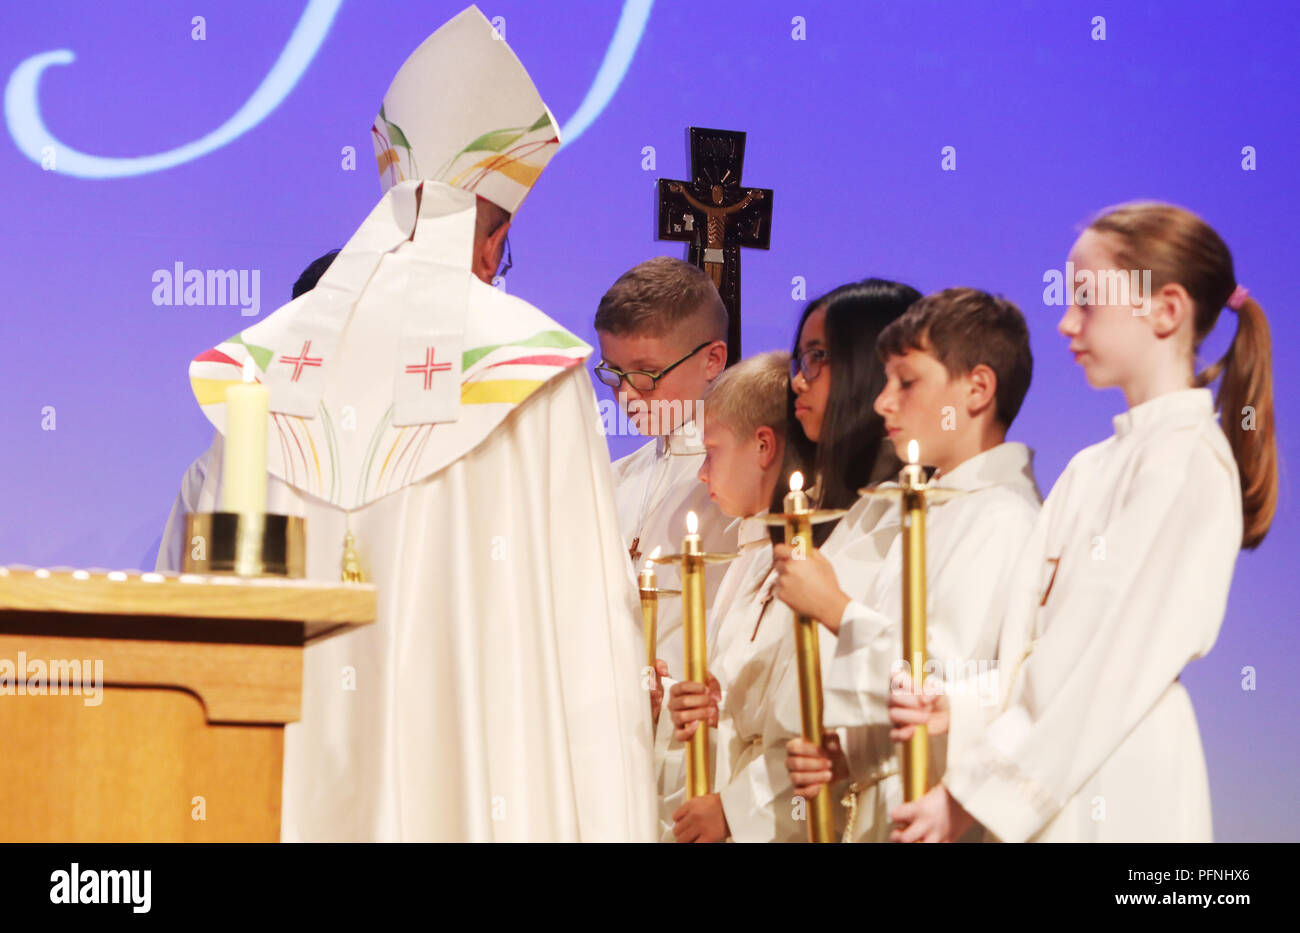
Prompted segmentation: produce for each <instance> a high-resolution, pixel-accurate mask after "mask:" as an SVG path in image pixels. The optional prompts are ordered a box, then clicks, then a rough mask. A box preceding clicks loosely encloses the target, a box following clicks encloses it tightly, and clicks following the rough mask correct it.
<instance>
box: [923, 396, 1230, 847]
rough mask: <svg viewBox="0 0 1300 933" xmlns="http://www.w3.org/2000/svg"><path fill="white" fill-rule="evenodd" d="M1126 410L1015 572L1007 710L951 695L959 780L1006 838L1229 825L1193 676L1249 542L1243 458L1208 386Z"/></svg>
mask: <svg viewBox="0 0 1300 933" xmlns="http://www.w3.org/2000/svg"><path fill="white" fill-rule="evenodd" d="M1114 423H1115V434H1114V436H1113V437H1111V438H1109V439H1107V440H1105V441H1103V442H1102V443H1100V444H1096V445H1094V446H1092V447H1088V448H1086V449H1085V450H1083V451H1081V452H1080V453H1079V454H1077V455H1076V456H1075V457H1074V459H1073V460H1071V461H1070V463H1069V465H1068V466H1067V467H1066V469H1065V472H1064V473H1063V474H1062V475H1061V478H1060V480H1058V481H1057V483H1056V485H1055V486H1054V487H1053V489H1052V492H1051V494H1050V495H1049V496H1048V497H1047V501H1046V503H1045V504H1044V506H1043V510H1042V513H1041V515H1040V516H1039V520H1038V523H1037V524H1036V525H1035V528H1034V532H1033V534H1032V535H1031V536H1030V538H1029V540H1028V542H1027V543H1026V545H1025V549H1024V551H1023V552H1022V557H1021V560H1020V561H1019V562H1018V564H1017V567H1016V569H1015V571H1014V575H1013V576H1012V578H1011V583H1010V588H1009V592H1008V605H1007V609H1006V614H1005V616H1004V619H1003V623H1002V634H1001V639H1000V641H999V645H998V657H999V661H1000V664H1001V672H1002V676H1001V683H1002V687H1003V699H1002V704H1001V706H1000V707H995V708H994V711H993V712H994V713H997V715H996V718H993V717H992V716H990V715H989V714H988V712H987V711H986V710H985V709H983V708H982V707H981V706H980V705H979V703H978V702H977V701H976V700H975V699H974V698H972V697H971V696H970V695H969V694H968V693H965V692H961V693H958V695H956V696H954V697H952V699H951V704H952V724H951V728H950V738H949V750H948V761H949V766H948V770H947V773H946V774H945V776H944V778H943V782H944V784H945V785H946V786H947V787H948V789H949V791H950V792H951V793H952V795H953V797H954V798H956V799H957V801H958V802H959V803H961V804H962V806H964V807H965V808H966V810H967V811H968V812H970V813H971V815H973V816H974V817H975V819H976V820H978V821H979V822H980V823H982V824H983V825H984V827H985V828H986V830H987V834H988V837H990V838H994V839H999V840H1003V841H1008V842H1020V841H1025V840H1034V841H1069V842H1082V841H1099V842H1121V841H1123V842H1207V841H1210V839H1211V836H1212V826H1211V820H1210V798H1209V784H1208V780H1207V778H1206V770H1205V758H1204V754H1203V753H1202V750H1201V742H1200V734H1199V731H1198V729H1197V726H1196V717H1195V715H1194V714H1193V712H1192V704H1191V700H1190V699H1189V698H1188V695H1187V691H1186V690H1185V689H1184V688H1183V686H1182V684H1180V683H1179V682H1178V675H1179V673H1180V672H1181V671H1182V669H1183V667H1184V666H1185V665H1186V664H1187V663H1188V662H1189V661H1191V660H1193V659H1194V658H1198V657H1200V656H1202V655H1204V654H1206V653H1207V652H1208V651H1209V650H1210V648H1211V647H1212V646H1213V645H1214V641H1215V639H1216V637H1217V636H1218V632H1219V626H1220V625H1221V624H1222V622H1223V613H1224V609H1225V607H1226V604H1227V598H1228V588H1229V584H1230V583H1231V580H1232V571H1233V566H1234V564H1235V562H1236V557H1237V552H1238V549H1239V548H1240V545H1241V533H1242V511H1241V487H1240V485H1239V479H1238V472H1237V465H1236V462H1235V460H1234V459H1233V455H1232V452H1231V449H1230V448H1229V446H1228V442H1227V439H1226V437H1225V436H1224V433H1223V431H1222V430H1221V429H1220V428H1219V425H1218V423H1217V421H1216V418H1215V414H1214V408H1213V402H1212V399H1211V396H1210V392H1209V390H1208V389H1185V390H1180V391H1175V392H1169V393H1166V394H1164V395H1160V396H1158V397H1156V398H1154V399H1152V400H1150V401H1148V402H1145V403H1143V404H1141V405H1138V406H1136V407H1134V408H1132V409H1130V410H1129V411H1127V412H1125V413H1123V414H1121V415H1117V416H1116V417H1115V419H1114ZM990 719H991V721H989V720H990Z"/></svg>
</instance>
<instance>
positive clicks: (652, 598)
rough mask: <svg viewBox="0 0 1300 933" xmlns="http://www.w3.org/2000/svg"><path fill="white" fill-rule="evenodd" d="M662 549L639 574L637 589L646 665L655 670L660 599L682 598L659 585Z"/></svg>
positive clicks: (648, 561)
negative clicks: (659, 565)
mask: <svg viewBox="0 0 1300 933" xmlns="http://www.w3.org/2000/svg"><path fill="white" fill-rule="evenodd" d="M660 550H661V548H657V547H656V548H655V549H654V550H653V551H651V552H650V556H649V557H647V558H646V562H645V564H644V565H642V567H641V570H640V572H638V573H637V576H636V582H637V589H638V590H639V591H640V595H641V629H642V631H643V632H644V633H645V663H646V664H647V665H648V666H649V667H650V668H651V669H652V670H653V669H654V666H655V661H656V660H658V658H657V655H658V653H659V597H660V596H680V595H681V593H682V591H681V590H669V589H665V588H663V587H662V586H660V585H659V577H658V576H657V575H656V574H655V568H654V562H655V561H656V560H658V559H659V551H660Z"/></svg>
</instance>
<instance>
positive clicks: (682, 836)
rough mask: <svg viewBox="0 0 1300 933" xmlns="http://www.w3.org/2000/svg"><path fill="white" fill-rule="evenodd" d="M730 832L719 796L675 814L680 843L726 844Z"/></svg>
mask: <svg viewBox="0 0 1300 933" xmlns="http://www.w3.org/2000/svg"><path fill="white" fill-rule="evenodd" d="M696 686H699V685H698V684H696ZM729 832H730V828H729V827H728V826H727V816H726V814H725V813H723V812H722V798H721V797H720V796H719V795H717V794H705V795H704V796H702V797H693V798H691V799H690V800H688V801H686V802H685V803H684V804H682V805H681V806H680V807H678V808H677V809H676V810H675V811H674V812H673V838H674V839H676V840H677V841H678V842H726V840H727V833H729Z"/></svg>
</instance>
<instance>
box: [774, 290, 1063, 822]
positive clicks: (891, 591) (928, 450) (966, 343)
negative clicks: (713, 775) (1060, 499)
mask: <svg viewBox="0 0 1300 933" xmlns="http://www.w3.org/2000/svg"><path fill="white" fill-rule="evenodd" d="M877 346H878V347H879V351H880V354H881V358H882V359H883V360H884V362H885V372H886V375H887V377H888V381H887V383H886V386H885V389H884V391H883V392H882V393H881V394H880V396H879V397H878V398H877V399H876V400H875V408H876V411H877V412H879V413H880V415H881V416H882V417H883V418H884V419H885V427H886V430H887V431H888V432H889V436H890V439H891V440H892V441H893V442H894V444H895V446H896V448H897V450H898V452H899V454H900V456H905V455H906V454H907V449H908V446H909V443H910V442H912V441H915V442H916V443H917V444H918V445H919V448H920V459H921V462H924V463H927V464H930V465H934V466H936V467H937V468H938V469H937V470H936V472H935V474H934V476H933V477H932V478H931V485H932V486H934V487H936V488H938V489H945V490H952V491H954V492H955V493H956V494H955V495H953V496H952V497H951V498H939V497H938V496H936V497H935V499H934V500H932V501H931V502H930V503H929V504H928V508H927V515H926V564H927V568H926V572H927V580H928V587H927V619H928V630H927V636H928V645H927V657H928V658H930V659H932V660H933V661H934V662H935V663H936V665H937V666H940V667H943V668H947V667H952V666H953V665H956V666H959V667H961V668H962V669H967V668H969V667H971V666H976V665H978V664H979V662H980V661H981V660H982V661H984V662H985V663H989V662H991V660H992V658H993V657H994V652H995V649H996V645H997V634H998V633H997V630H996V627H994V626H991V625H990V624H989V621H988V620H989V619H990V618H994V619H996V618H997V616H996V614H995V612H994V608H993V607H994V605H995V603H996V602H997V596H998V593H999V591H1000V590H999V584H1000V583H1001V582H1002V580H1003V579H1004V577H1005V576H1006V574H1007V572H1008V571H1009V569H1010V567H1011V565H1012V564H1013V562H1014V560H1015V558H1016V556H1017V554H1018V552H1019V548H1020V546H1021V545H1022V544H1023V542H1024V540H1025V539H1026V538H1027V537H1028V535H1029V532H1030V530H1031V528H1032V527H1033V523H1034V519H1035V516H1036V515H1037V512H1038V508H1039V504H1040V502H1041V499H1040V496H1039V494H1038V488H1037V486H1036V484H1035V482H1034V477H1033V468H1032V453H1031V452H1030V451H1029V449H1028V448H1026V447H1025V446H1024V445H1023V444H1016V443H1007V442H1006V441H1005V437H1006V431H1007V428H1008V427H1009V426H1010V424H1011V422H1012V420H1013V419H1014V418H1015V416H1016V413H1017V412H1018V411H1019V409H1020V405H1021V402H1022V401H1023V400H1024V397H1025V393H1026V392H1027V390H1028V388H1029V382H1030V378H1031V374H1032V368H1033V362H1032V357H1031V355H1030V350H1029V334H1028V329H1027V328H1026V326H1025V322H1024V318H1023V317H1022V316H1021V314H1020V312H1019V310H1018V309H1017V308H1016V307H1015V306H1014V305H1012V304H1011V303H1010V302H1008V301H1005V300H1004V299H1001V298H995V297H993V296H991V295H988V294H986V293H984V292H980V291H977V290H974V289H966V288H962V289H948V290H946V291H942V292H938V293H936V294H933V295H930V296H927V297H926V298H924V299H922V300H921V301H919V302H917V303H916V304H915V305H913V306H912V308H910V309H909V310H908V311H907V313H906V314H904V315H903V316H902V317H901V318H899V319H898V320H897V321H895V322H893V323H892V324H891V325H890V326H889V327H887V328H886V329H885V331H884V332H882V334H881V336H880V339H879V341H878V343H877ZM896 486H897V484H896V483H888V484H882V485H881V486H880V487H878V489H881V490H884V489H887V488H889V487H896ZM874 501H875V502H879V501H880V500H874ZM870 502H873V497H864V499H863V500H860V502H859V506H860V509H863V510H865V509H867V508H868V506H867V505H865V503H870ZM871 508H874V509H876V510H877V511H878V512H880V517H879V525H878V526H877V528H876V529H875V530H874V534H873V535H872V536H863V537H860V538H855V539H854V540H850V541H848V542H845V543H844V544H843V545H842V549H843V550H844V552H845V554H846V555H849V556H851V555H852V554H853V551H854V550H855V549H856V548H859V547H865V548H870V549H872V550H876V549H878V544H877V542H876V540H873V539H878V538H879V537H880V535H881V534H882V533H883V531H884V529H885V528H888V527H890V526H892V527H893V528H894V529H895V530H896V529H897V526H898V523H899V514H900V510H899V506H898V503H897V500H896V499H891V500H889V506H888V508H886V509H884V510H883V512H881V510H880V506H879V505H873V506H871ZM851 519H853V514H852V513H851V514H850V516H848V517H847V519H846V520H851ZM889 541H890V544H889V552H888V555H887V557H886V560H885V565H884V567H883V568H881V569H880V570H879V572H877V573H875V574H874V575H873V577H872V579H870V580H867V581H865V586H863V583H864V581H861V580H853V579H840V580H837V579H836V577H835V575H834V573H833V571H832V569H831V565H830V563H829V562H828V561H827V560H826V559H825V558H824V557H823V556H822V555H820V554H817V553H816V552H814V553H813V554H812V559H810V560H794V559H792V558H791V557H790V554H789V549H788V548H785V547H784V546H779V547H778V548H777V554H776V566H777V573H778V585H777V594H778V597H779V598H781V599H782V600H783V601H785V602H786V603H788V604H789V605H790V606H791V607H792V608H794V609H795V610H797V611H800V612H805V613H807V614H809V615H812V616H813V617H815V618H818V619H821V620H822V621H823V623H824V624H826V627H827V628H828V629H830V631H832V632H835V633H837V635H838V642H837V647H836V655H835V659H834V661H833V662H832V663H831V665H830V668H829V670H827V671H826V672H825V674H824V683H825V699H826V703H825V724H826V726H827V727H846V728H845V730H844V737H843V738H844V742H845V747H844V748H843V750H841V748H840V747H838V746H837V743H836V742H835V741H834V740H831V741H829V742H828V743H827V749H828V751H827V750H823V752H822V753H820V754H819V753H818V751H817V749H816V748H815V747H813V746H812V745H811V744H809V743H807V742H804V741H803V740H802V739H795V740H792V741H791V742H790V743H789V747H788V751H789V758H788V766H789V770H790V775H791V780H792V782H793V783H794V785H795V787H796V788H797V789H798V790H799V792H801V793H804V794H808V795H812V794H815V793H816V792H817V790H818V789H819V788H820V786H821V785H822V784H823V783H825V780H826V778H828V777H837V778H838V777H844V776H847V777H848V778H850V779H851V780H852V781H853V784H852V787H851V795H850V797H849V798H848V799H847V800H846V802H847V803H848V804H849V806H850V817H849V827H848V832H847V834H846V837H847V838H849V839H851V840H853V841H884V840H885V839H886V838H887V836H888V832H889V823H888V813H889V809H890V808H891V807H892V806H894V805H896V804H897V803H899V802H901V800H902V784H901V778H900V776H899V762H898V756H897V754H896V748H895V746H894V744H893V742H892V741H891V740H890V736H889V731H890V724H889V710H888V705H889V693H890V681H891V678H892V676H893V675H894V674H895V673H896V672H897V667H898V665H899V663H900V659H901V658H902V627H901V618H902V538H901V536H900V535H898V534H897V533H894V534H893V535H891V536H889ZM842 588H844V589H848V590H850V591H851V592H854V593H855V594H856V595H858V597H859V598H858V599H857V600H853V599H851V598H850V597H849V596H848V595H847V594H846V593H844V592H843V590H842ZM826 620H833V621H830V622H827V621H826ZM918 682H919V678H918ZM972 682H973V683H978V681H972ZM787 693H789V691H787ZM989 702H990V703H992V702H993V699H992V698H991V697H990V698H989ZM782 710H783V712H782V715H783V716H784V717H785V718H786V719H787V720H788V723H787V724H788V725H791V726H793V725H795V724H797V723H798V719H797V715H798V708H797V705H794V704H791V703H789V702H787V703H785V704H784V705H783V707H782ZM938 751H939V752H941V749H940V750H938ZM932 767H933V768H934V770H935V771H937V772H941V771H942V768H943V759H942V755H941V754H938V753H937V754H936V756H935V758H934V761H933V763H932Z"/></svg>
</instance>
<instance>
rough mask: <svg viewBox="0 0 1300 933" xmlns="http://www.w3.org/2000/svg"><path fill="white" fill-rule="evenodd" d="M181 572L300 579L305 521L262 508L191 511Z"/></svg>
mask: <svg viewBox="0 0 1300 933" xmlns="http://www.w3.org/2000/svg"><path fill="white" fill-rule="evenodd" d="M185 542H186V544H185V558H184V564H183V567H184V570H185V572H186V573H233V574H237V575H239V576H241V577H262V576H271V577H291V578H295V579H299V578H302V577H305V576H306V575H307V574H306V570H307V522H306V520H305V519H302V518H299V517H298V516H296V515H273V514H266V513H262V512H247V513H243V512H192V513H190V514H188V515H186V516H185Z"/></svg>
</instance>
